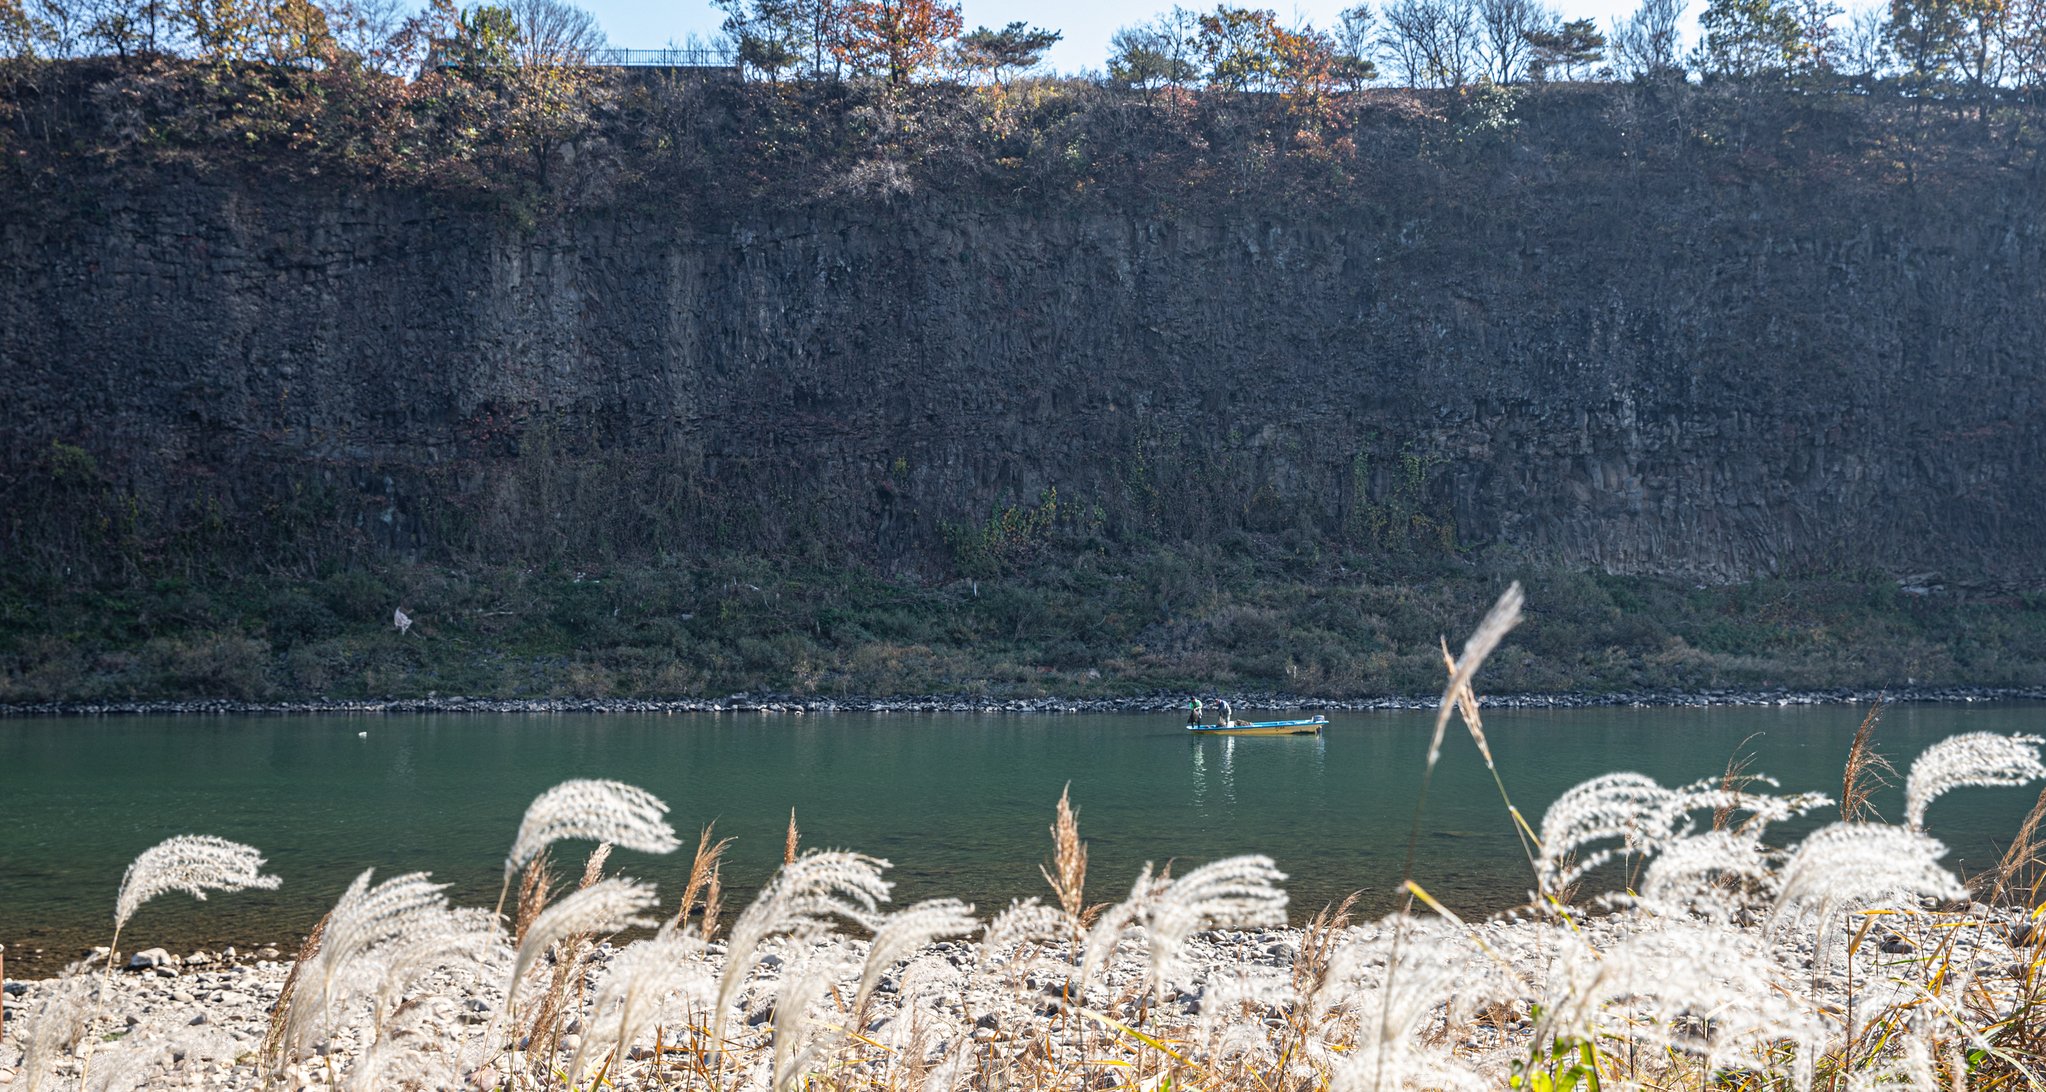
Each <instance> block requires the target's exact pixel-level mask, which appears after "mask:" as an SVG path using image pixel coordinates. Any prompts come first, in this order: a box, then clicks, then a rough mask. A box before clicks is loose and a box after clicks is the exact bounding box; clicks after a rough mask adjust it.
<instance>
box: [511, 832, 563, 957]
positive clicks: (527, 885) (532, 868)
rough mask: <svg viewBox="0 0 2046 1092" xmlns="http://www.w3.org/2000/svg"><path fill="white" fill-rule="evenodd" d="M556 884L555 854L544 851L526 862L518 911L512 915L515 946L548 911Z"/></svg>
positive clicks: (520, 882) (520, 874) (521, 881)
mask: <svg viewBox="0 0 2046 1092" xmlns="http://www.w3.org/2000/svg"><path fill="white" fill-rule="evenodd" d="M554 882H555V881H554V854H553V853H552V852H551V851H548V850H542V851H541V852H540V855H539V856H537V857H535V858H533V859H532V860H530V861H527V862H526V867H525V869H524V870H523V871H521V872H520V873H519V899H518V902H517V904H516V907H517V909H515V910H514V911H513V913H512V944H513V945H517V944H519V943H520V942H521V941H524V940H525V939H526V930H527V929H528V928H530V927H531V926H532V924H533V919H534V918H537V917H539V916H540V911H542V910H545V909H547V904H548V902H550V901H551V900H552V899H553V896H554Z"/></svg>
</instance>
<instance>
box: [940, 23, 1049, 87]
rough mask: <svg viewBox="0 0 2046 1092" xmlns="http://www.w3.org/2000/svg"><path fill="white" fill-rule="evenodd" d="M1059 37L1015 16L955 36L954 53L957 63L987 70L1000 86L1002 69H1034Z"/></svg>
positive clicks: (973, 68) (983, 70)
mask: <svg viewBox="0 0 2046 1092" xmlns="http://www.w3.org/2000/svg"><path fill="white" fill-rule="evenodd" d="M1063 37H1065V35H1063V34H1060V33H1059V32H1058V31H1056V30H1046V29H1044V28H1043V27H1033V26H1031V25H1030V24H1028V23H1025V22H1024V21H1022V20H1021V19H1018V20H1016V21H1015V22H1012V23H1010V24H1009V25H1008V26H1005V27H1003V28H1002V29H1000V30H989V29H988V28H986V27H976V28H975V29H974V31H973V33H971V34H968V35H966V36H965V37H963V38H961V39H959V45H958V46H957V48H956V50H955V52H956V53H957V54H958V56H959V63H960V64H961V65H963V66H964V67H966V68H968V69H971V70H973V71H977V72H985V73H987V75H988V78H989V79H990V80H993V81H994V82H995V83H996V84H997V85H1000V84H1002V83H1003V82H1004V81H1003V79H1002V73H1003V72H1021V71H1025V70H1028V69H1031V68H1035V67H1036V66H1037V63H1038V62H1039V61H1042V60H1043V59H1044V53H1045V51H1046V50H1048V49H1050V48H1051V47H1052V46H1055V45H1057V44H1058V43H1059V40H1060V39H1061V38H1063Z"/></svg>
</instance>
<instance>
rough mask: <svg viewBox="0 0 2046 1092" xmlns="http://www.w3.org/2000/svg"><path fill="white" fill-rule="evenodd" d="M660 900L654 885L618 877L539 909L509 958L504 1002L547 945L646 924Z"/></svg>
mask: <svg viewBox="0 0 2046 1092" xmlns="http://www.w3.org/2000/svg"><path fill="white" fill-rule="evenodd" d="M659 902H660V898H659V896H657V895H656V894H655V893H654V885H653V884H650V883H640V882H639V881H637V880H628V879H624V878H621V877H616V876H614V877H612V878H610V879H608V880H599V881H597V882H596V883H593V884H591V885H590V886H588V887H585V888H583V889H582V890H580V891H577V892H575V893H574V894H571V895H568V896H566V897H564V898H562V899H561V900H559V901H557V902H555V903H554V904H553V905H552V906H549V907H548V908H547V909H545V910H542V911H540V916H539V917H536V918H534V919H533V924H532V925H531V926H529V927H528V928H527V929H526V939H525V940H524V941H523V942H522V943H520V945H519V952H518V957H517V958H516V959H514V960H513V961H512V973H511V982H510V983H509V984H508V985H507V986H506V987H505V991H504V996H505V1002H506V1004H510V1002H511V999H512V998H513V997H515V996H517V994H518V988H519V982H520V981H521V980H523V979H524V978H525V977H526V972H527V971H528V970H530V969H531V968H532V966H533V961H534V960H537V959H539V958H540V956H541V955H542V954H544V953H545V952H546V951H547V949H548V948H550V947H552V946H553V945H554V943H555V942H556V941H558V940H561V939H563V938H565V937H572V936H575V935H576V934H578V933H616V932H618V931H619V930H621V929H631V928H634V927H639V928H647V927H650V926H652V925H654V924H656V923H655V921H654V920H653V919H652V918H650V917H647V916H646V915H647V911H650V910H652V909H653V908H654V906H655V905H656V904H658V903H659Z"/></svg>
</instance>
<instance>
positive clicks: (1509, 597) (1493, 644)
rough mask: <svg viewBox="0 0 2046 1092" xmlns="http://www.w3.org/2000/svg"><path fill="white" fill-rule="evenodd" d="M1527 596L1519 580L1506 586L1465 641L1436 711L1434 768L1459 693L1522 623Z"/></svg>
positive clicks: (1431, 750) (1431, 749)
mask: <svg viewBox="0 0 2046 1092" xmlns="http://www.w3.org/2000/svg"><path fill="white" fill-rule="evenodd" d="M1524 599H1525V597H1524V596H1522V594H1521V591H1520V581H1518V580H1516V581H1514V582H1513V583H1512V584H1511V585H1509V586H1508V587H1507V588H1506V591H1505V593H1504V594H1502V595H1500V596H1499V601H1498V602H1496V603H1494V604H1492V609H1491V610H1489V611H1487V612H1485V617H1484V620H1483V621H1481V622H1479V623H1478V628H1477V629H1475V630H1473V631H1471V636H1470V639H1469V640H1467V641H1465V642H1464V643H1463V655H1462V656H1460V657H1458V658H1457V661H1456V671H1455V673H1453V674H1452V675H1450V677H1449V683H1448V685H1446V686H1444V687H1443V688H1442V705H1441V708H1440V709H1438V710H1437V711H1436V713H1435V735H1434V738H1433V739H1432V740H1431V741H1430V742H1429V744H1428V766H1429V768H1430V769H1433V768H1434V766H1435V763H1436V762H1438V761H1440V760H1441V758H1442V738H1443V734H1444V733H1445V732H1447V731H1448V729H1449V714H1450V711H1451V710H1453V709H1455V708H1456V697H1457V694H1459V693H1460V692H1462V690H1463V688H1464V687H1466V686H1469V685H1470V681H1471V678H1472V676H1475V675H1476V674H1477V673H1478V668H1479V667H1481V666H1483V664H1484V662H1485V657H1487V656H1490V655H1491V654H1492V650H1494V649H1496V648H1498V647H1499V642H1501V641H1503V640H1505V639H1506V635H1507V633H1509V632H1511V631H1512V629H1513V627H1514V626H1517V625H1519V624H1520V608H1521V605H1522V603H1523V602H1524Z"/></svg>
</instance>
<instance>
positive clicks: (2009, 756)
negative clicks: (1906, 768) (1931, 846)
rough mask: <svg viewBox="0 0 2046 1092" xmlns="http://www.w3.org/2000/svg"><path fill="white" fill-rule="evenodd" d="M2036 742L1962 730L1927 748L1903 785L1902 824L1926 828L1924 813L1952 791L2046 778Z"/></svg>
mask: <svg viewBox="0 0 2046 1092" xmlns="http://www.w3.org/2000/svg"><path fill="white" fill-rule="evenodd" d="M2040 742H2041V740H2040V739H2039V737H2037V736H2005V735H1998V734H1996V733H1995V732H1964V733H1962V734H1961V735H1958V736H1949V737H1948V738H1946V739H1943V740H1940V741H1939V742H1938V743H1935V744H1933V745H1932V746H1930V747H1927V748H1926V749H1925V752H1924V753H1923V754H1920V755H1919V756H1918V760H1917V761H1915V762H1913V763H1911V775H1910V776H1909V777H1907V778H1906V779H1905V781H1904V822H1905V823H1906V824H1907V825H1909V826H1910V827H1911V829H1913V830H1923V829H1925V810H1926V809H1927V808H1929V807H1931V806H1932V802H1933V801H1934V800H1935V799H1937V798H1939V797H1940V796H1942V795H1944V794H1945V793H1948V792H1951V791H1953V790H1954V789H1958V788H1965V787H1971V786H1974V787H1989V786H1999V785H2023V784H2025V783H2026V782H2029V781H2032V780H2035V779H2037V778H2041V777H2046V765H2041V764H2040V762H2039V744H2040Z"/></svg>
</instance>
